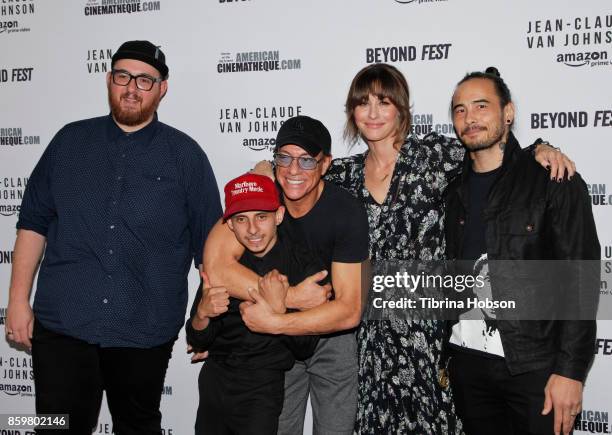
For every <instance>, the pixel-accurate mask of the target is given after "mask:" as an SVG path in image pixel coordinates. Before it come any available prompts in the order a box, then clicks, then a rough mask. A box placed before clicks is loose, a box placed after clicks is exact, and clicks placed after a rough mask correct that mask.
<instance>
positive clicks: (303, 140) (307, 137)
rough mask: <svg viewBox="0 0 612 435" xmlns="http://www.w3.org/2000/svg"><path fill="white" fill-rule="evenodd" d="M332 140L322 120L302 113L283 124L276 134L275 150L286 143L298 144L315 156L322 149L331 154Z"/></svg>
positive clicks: (327, 154)
mask: <svg viewBox="0 0 612 435" xmlns="http://www.w3.org/2000/svg"><path fill="white" fill-rule="evenodd" d="M331 142H332V140H331V135H330V134H329V131H328V130H327V128H326V127H325V126H324V125H323V123H322V122H321V121H319V120H318V119H314V118H311V117H310V116H303V115H300V116H294V117H293V118H289V119H288V120H286V121H285V122H284V123H283V125H281V128H280V129H279V130H278V133H277V135H276V147H275V148H274V151H275V152H276V151H278V150H279V149H280V148H281V147H283V146H285V145H297V146H299V147H300V148H303V149H304V151H306V152H307V153H308V154H310V155H311V156H313V157H315V156H317V155H318V154H319V153H320V152H321V151H323V154H325V155H326V156H329V155H331Z"/></svg>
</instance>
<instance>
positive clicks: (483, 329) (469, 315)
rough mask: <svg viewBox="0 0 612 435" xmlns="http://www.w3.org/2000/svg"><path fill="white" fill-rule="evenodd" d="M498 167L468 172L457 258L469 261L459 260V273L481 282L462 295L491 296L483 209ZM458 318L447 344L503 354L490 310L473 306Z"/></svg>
mask: <svg viewBox="0 0 612 435" xmlns="http://www.w3.org/2000/svg"><path fill="white" fill-rule="evenodd" d="M500 170H501V168H497V169H495V170H493V171H489V172H484V173H478V172H474V171H473V170H472V169H470V172H469V174H468V180H467V183H468V186H467V187H468V192H467V200H468V209H467V214H466V218H465V232H464V236H463V250H462V253H461V260H469V261H462V262H461V270H460V271H459V272H460V273H462V274H466V275H474V276H476V275H481V276H482V277H483V280H484V283H485V285H484V286H482V287H478V288H476V287H474V288H473V289H472V291H471V292H466V294H465V296H466V297H469V298H474V297H477V298H478V299H483V298H489V299H490V298H492V295H491V286H490V279H489V272H488V271H489V266H488V258H487V244H486V224H485V220H484V217H483V211H484V209H485V208H486V206H487V203H488V196H489V192H490V191H491V187H492V186H493V184H494V183H495V180H497V177H498V176H499V174H500ZM459 319H460V320H461V321H462V322H460V323H458V324H455V325H454V326H453V331H452V334H451V342H450V345H451V347H453V348H454V349H456V350H461V351H464V352H470V353H475V354H477V355H480V356H486V357H488V358H500V357H501V356H503V349H502V348H501V341H500V338H499V330H498V329H497V322H496V320H495V314H494V311H484V310H480V309H473V310H470V311H467V312H465V313H463V314H461V315H460V316H459ZM463 321H467V322H470V323H465V322H463Z"/></svg>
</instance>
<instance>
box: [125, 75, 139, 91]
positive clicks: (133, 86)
mask: <svg viewBox="0 0 612 435" xmlns="http://www.w3.org/2000/svg"><path fill="white" fill-rule="evenodd" d="M127 88H128V89H129V90H130V91H131V92H136V91H138V86H136V78H135V77H130V81H129V82H128V84H127Z"/></svg>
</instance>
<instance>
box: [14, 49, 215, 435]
mask: <svg viewBox="0 0 612 435" xmlns="http://www.w3.org/2000/svg"><path fill="white" fill-rule="evenodd" d="M167 79H168V66H167V65H166V58H165V55H164V53H163V52H162V51H161V50H160V49H159V47H157V46H155V45H153V44H152V43H151V42H148V41H128V42H125V43H124V44H122V45H121V46H120V47H119V49H118V50H117V51H116V52H115V54H114V55H113V58H112V72H110V73H109V74H108V75H107V77H106V84H107V88H108V101H109V105H110V110H111V113H110V115H107V116H103V117H99V118H93V119H87V120H82V121H77V122H73V123H71V124H68V125H66V126H65V127H63V128H62V129H61V130H60V131H59V132H58V133H57V134H56V135H55V137H54V138H53V140H52V141H51V143H50V144H49V146H48V147H47V149H46V150H45V152H44V154H43V156H42V157H41V159H40V161H39V162H38V164H37V165H36V167H35V168H34V172H33V173H32V175H31V177H30V179H29V182H28V186H27V188H26V192H25V195H24V198H23V202H22V205H21V213H20V216H19V221H18V223H17V228H18V233H17V240H16V242H15V256H16V257H15V260H14V262H13V270H12V277H11V287H10V293H9V304H8V309H7V318H6V331H7V337H8V338H9V339H10V340H12V341H14V342H15V343H17V344H20V345H23V346H25V347H27V348H31V349H32V359H33V369H34V384H35V388H36V412H37V413H42V414H69V425H70V428H69V429H68V430H66V431H65V433H66V434H86V433H91V432H92V430H93V428H94V426H95V424H96V421H97V415H98V412H99V408H100V402H101V399H102V391H103V389H104V390H105V391H106V397H107V402H108V407H109V410H110V412H111V415H112V419H113V431H114V433H117V434H121V435H123V434H161V433H162V432H161V413H160V410H159V405H160V400H161V392H162V387H163V384H164V378H165V375H166V369H167V367H168V361H169V359H170V355H171V352H172V346H173V344H174V341H175V340H176V338H177V335H178V332H179V330H180V329H181V327H182V325H183V321H184V316H185V310H186V305H187V274H188V271H189V268H190V263H191V262H192V261H193V262H194V263H195V266H199V265H200V264H201V263H202V245H203V243H204V240H205V239H206V236H207V234H208V231H209V229H210V227H211V226H212V225H213V224H214V222H216V221H217V219H218V218H219V217H220V216H221V204H220V200H219V191H218V189H217V183H216V181H215V177H214V174H213V172H212V168H211V166H210V163H209V162H208V159H207V157H206V155H205V154H204V152H203V151H202V149H201V148H200V146H199V145H198V144H197V143H196V142H195V141H194V140H193V139H191V138H190V137H188V136H187V135H186V134H184V133H182V132H180V131H178V130H176V129H174V128H172V127H170V126H168V125H165V124H163V123H161V122H159V121H158V119H157V114H156V111H157V107H158V106H159V103H160V101H161V100H162V98H163V97H164V95H165V94H166V91H167V90H168V80H167ZM43 252H44V259H43V261H42V264H41V266H40V273H39V277H38V284H37V290H36V296H35V299H34V307H33V310H32V308H31V307H30V302H29V296H30V291H31V288H32V282H33V279H34V275H35V273H36V269H37V267H38V262H39V261H40V259H41V256H42V254H43ZM47 432H48V431H46V430H37V433H38V434H46V433H47ZM53 433H55V432H53Z"/></svg>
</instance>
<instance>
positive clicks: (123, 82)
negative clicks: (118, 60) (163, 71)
mask: <svg viewBox="0 0 612 435" xmlns="http://www.w3.org/2000/svg"><path fill="white" fill-rule="evenodd" d="M111 75H112V76H113V83H114V84H116V85H118V86H127V85H129V84H130V82H131V81H132V79H134V81H135V82H136V87H137V88H138V89H140V90H141V91H150V90H151V89H153V85H154V84H155V83H159V82H161V81H163V79H161V78H159V77H151V76H150V75H148V74H138V75H137V76H135V75H132V74H130V73H129V72H127V71H125V70H122V69H114V70H112V72H111Z"/></svg>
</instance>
